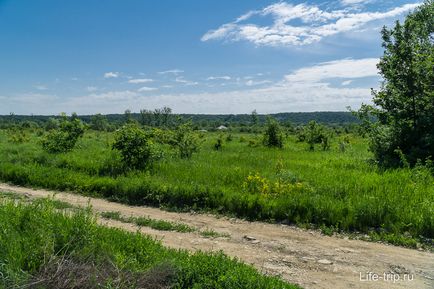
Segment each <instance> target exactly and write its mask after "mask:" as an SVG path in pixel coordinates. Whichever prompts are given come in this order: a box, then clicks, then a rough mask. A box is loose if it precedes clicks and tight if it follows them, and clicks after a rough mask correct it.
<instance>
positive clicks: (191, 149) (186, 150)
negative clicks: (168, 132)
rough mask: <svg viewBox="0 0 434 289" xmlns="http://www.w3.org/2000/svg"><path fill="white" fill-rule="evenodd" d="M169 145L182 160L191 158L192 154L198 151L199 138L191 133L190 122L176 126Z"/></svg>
mask: <svg viewBox="0 0 434 289" xmlns="http://www.w3.org/2000/svg"><path fill="white" fill-rule="evenodd" d="M171 144H172V147H174V148H175V149H177V150H178V152H179V156H180V157H181V158H182V159H188V158H191V156H192V155H193V153H195V152H197V151H198V150H199V145H200V142H199V136H198V134H197V133H195V132H194V131H193V128H192V124H191V122H186V123H184V124H181V125H179V126H178V128H177V129H176V131H175V135H174V138H173V141H172V143H171Z"/></svg>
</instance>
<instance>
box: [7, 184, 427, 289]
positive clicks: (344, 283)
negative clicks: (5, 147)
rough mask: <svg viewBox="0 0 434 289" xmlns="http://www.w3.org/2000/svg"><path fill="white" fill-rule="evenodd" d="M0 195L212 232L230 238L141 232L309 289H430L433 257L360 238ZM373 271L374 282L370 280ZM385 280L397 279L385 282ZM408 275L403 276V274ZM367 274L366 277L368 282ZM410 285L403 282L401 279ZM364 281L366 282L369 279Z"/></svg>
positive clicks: (79, 199)
mask: <svg viewBox="0 0 434 289" xmlns="http://www.w3.org/2000/svg"><path fill="white" fill-rule="evenodd" d="M0 191H3V192H14V193H18V194H24V195H26V196H28V197H30V198H40V197H49V196H53V195H54V198H55V199H57V200H61V201H64V202H68V203H71V204H73V205H79V206H87V205H88V204H90V205H91V206H92V207H93V210H94V211H95V212H103V211H119V212H120V213H121V214H122V215H125V216H149V217H151V218H153V219H161V220H168V221H176V222H182V223H186V224H188V225H190V226H192V227H196V228H198V229H213V230H215V231H217V232H219V233H227V234H229V235H230V238H217V239H207V238H204V237H201V236H200V235H199V234H196V233H177V232H167V231H157V230H153V229H150V228H145V227H142V228H140V231H141V232H143V233H145V234H149V235H153V236H155V237H156V238H157V239H161V241H162V242H163V244H164V245H165V246H168V247H172V248H181V249H187V250H191V251H194V250H203V251H216V250H217V251H218V250H222V251H224V252H225V253H226V254H227V255H229V256H233V257H237V258H239V259H241V260H242V261H244V262H246V263H249V264H252V265H253V266H255V267H256V268H258V269H259V270H260V271H262V272H264V273H267V274H274V275H280V276H282V278H284V279H285V280H287V281H289V282H292V283H296V284H300V285H301V286H303V287H304V288H306V289H309V288H324V289H329V288H336V289H349V288H370V289H371V288H392V289H394V288H430V289H432V288H434V254H433V253H429V252H422V251H417V250H410V249H405V248H400V247H394V246H388V245H383V244H377V243H370V242H364V241H359V240H348V239H344V238H336V237H327V236H323V235H321V234H320V233H318V232H315V231H307V230H302V229H298V228H295V227H290V226H284V225H273V224H267V223H261V222H247V221H243V220H239V219H229V218H218V217H215V216H212V215H203V214H189V213H171V212H166V211H162V210H159V209H156V208H149V207H131V206H126V205H122V204H118V203H113V202H108V201H106V200H102V199H95V198H87V197H83V196H80V195H76V194H70V193H57V192H52V191H46V190H33V189H28V188H22V187H15V186H10V185H7V184H0ZM99 222H100V223H101V224H104V225H107V226H111V227H117V228H122V229H124V230H128V231H137V230H138V229H139V228H138V227H137V226H135V225H132V224H128V223H121V222H118V221H113V220H105V219H100V220H99ZM367 272H372V273H377V274H378V275H379V280H377V281H374V280H373V278H374V277H372V276H373V275H369V274H368V273H367ZM392 272H393V273H395V274H396V275H387V276H386V277H390V278H398V276H399V277H400V280H399V281H398V280H397V279H396V280H395V282H394V281H393V280H390V281H385V280H382V279H380V278H383V277H384V273H392ZM405 274H408V275H405ZM370 276H371V278H370ZM412 276H413V278H414V279H413V281H408V280H405V281H404V280H403V278H405V277H409V278H411V277H412ZM368 279H371V280H370V281H369V280H368Z"/></svg>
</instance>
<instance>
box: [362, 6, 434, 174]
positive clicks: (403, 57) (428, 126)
mask: <svg viewBox="0 0 434 289" xmlns="http://www.w3.org/2000/svg"><path fill="white" fill-rule="evenodd" d="M433 33H434V1H433V0H428V1H425V3H424V4H423V5H421V6H420V7H419V8H417V9H416V10H415V11H414V12H413V13H411V14H410V15H408V16H407V18H406V20H405V22H404V23H403V24H401V23H400V22H399V21H398V22H396V24H395V27H394V28H392V29H387V28H386V27H385V28H383V30H382V32H381V34H382V39H383V48H384V49H385V51H384V55H383V57H382V58H381V60H380V63H379V64H378V69H379V70H380V74H381V76H382V77H383V78H384V81H383V84H382V87H381V89H380V90H378V91H375V90H373V103H374V105H373V106H370V105H364V106H362V108H361V109H360V111H359V115H360V116H361V117H362V118H363V120H364V121H365V123H369V129H368V133H369V134H370V137H371V150H372V151H373V153H374V155H375V158H376V160H377V161H378V163H379V164H380V165H383V166H397V165H403V158H405V159H406V160H404V162H408V163H409V164H410V165H414V164H416V162H417V160H418V159H420V160H422V161H424V160H426V159H428V158H429V157H430V156H434V129H433V128H434V34H433ZM370 115H373V116H375V117H376V118H377V119H378V121H377V122H376V123H374V122H372V121H369V119H368V117H369V116H370Z"/></svg>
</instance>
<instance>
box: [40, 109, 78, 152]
mask: <svg viewBox="0 0 434 289" xmlns="http://www.w3.org/2000/svg"><path fill="white" fill-rule="evenodd" d="M84 131H85V125H84V124H83V122H82V121H81V120H80V119H78V118H77V117H75V118H73V119H68V118H67V117H66V115H62V120H61V121H60V123H59V128H57V129H52V130H50V132H49V133H48V134H47V135H46V137H45V138H44V140H42V148H43V149H44V150H45V151H47V152H49V153H63V152H68V151H71V150H72V149H73V148H74V147H75V144H76V143H77V141H78V139H79V138H81V137H82V136H83V134H84Z"/></svg>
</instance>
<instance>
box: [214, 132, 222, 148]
mask: <svg viewBox="0 0 434 289" xmlns="http://www.w3.org/2000/svg"><path fill="white" fill-rule="evenodd" d="M222 148H223V136H222V135H219V137H218V138H217V140H216V142H215V143H214V149H215V150H216V151H219V150H221V149H222Z"/></svg>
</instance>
